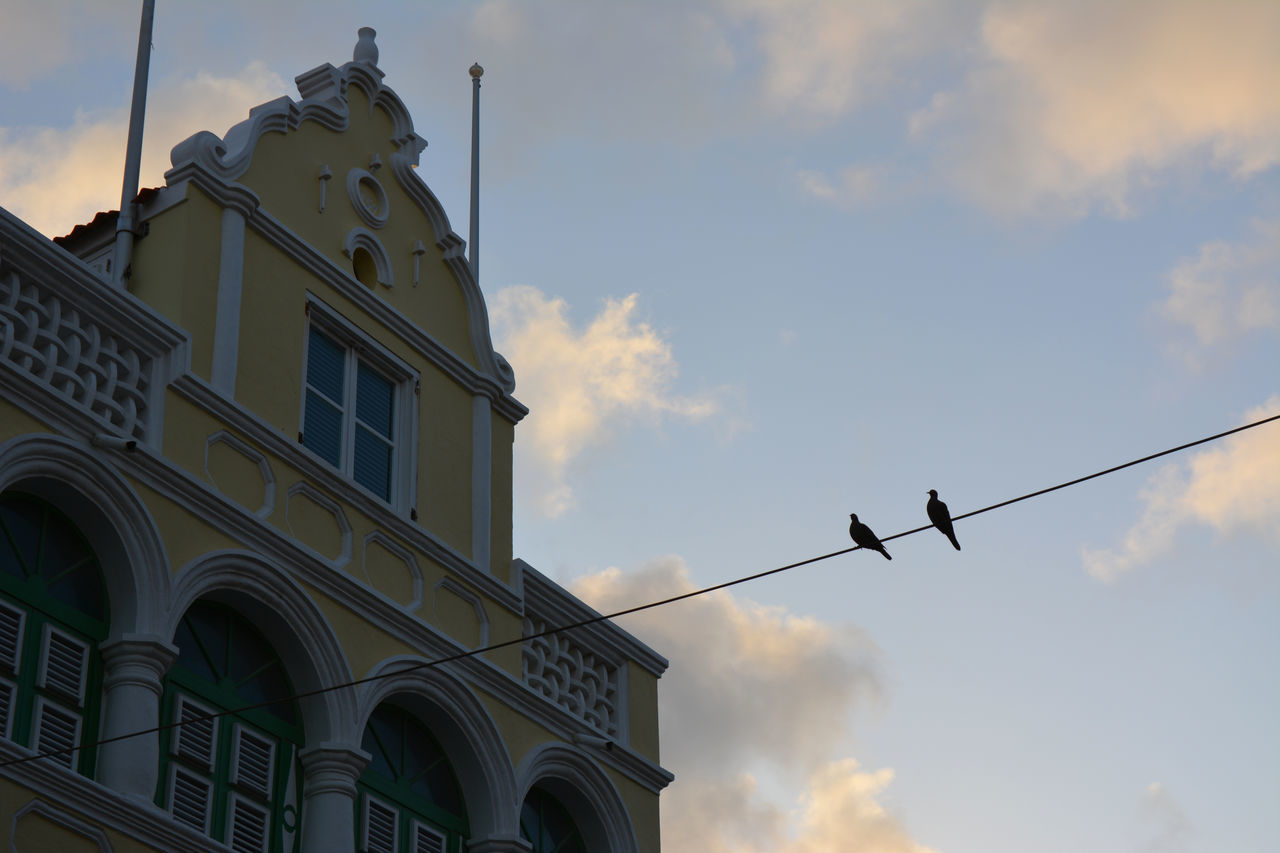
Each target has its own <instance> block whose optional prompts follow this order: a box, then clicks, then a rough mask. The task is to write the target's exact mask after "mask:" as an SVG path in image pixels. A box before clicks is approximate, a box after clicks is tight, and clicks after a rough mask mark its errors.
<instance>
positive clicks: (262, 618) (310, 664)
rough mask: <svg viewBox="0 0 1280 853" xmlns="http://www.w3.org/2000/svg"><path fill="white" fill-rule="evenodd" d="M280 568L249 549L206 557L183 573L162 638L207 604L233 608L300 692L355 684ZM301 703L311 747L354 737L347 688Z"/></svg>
mask: <svg viewBox="0 0 1280 853" xmlns="http://www.w3.org/2000/svg"><path fill="white" fill-rule="evenodd" d="M281 568H282V567H281V566H279V565H276V564H274V563H272V562H270V561H269V560H268V559H264V558H263V557H262V556H260V555H258V554H254V553H248V552H245V551H213V552H210V553H207V554H203V555H201V556H200V557H199V558H197V559H196V560H195V561H193V562H192V563H189V564H187V565H186V566H184V567H183V568H182V569H181V570H179V572H178V581H177V583H176V584H175V586H174V591H173V598H172V606H171V607H170V610H169V613H168V624H167V631H166V632H165V634H164V636H167V637H172V636H173V635H174V632H175V631H176V630H177V627H178V623H179V622H180V621H181V619H182V616H183V614H185V613H186V612H187V609H188V608H190V607H191V605H192V604H194V603H195V602H196V601H198V600H200V599H202V598H208V599H210V600H213V601H220V602H223V603H225V604H229V605H231V606H233V607H235V608H236V610H237V611H239V612H240V613H241V614H242V615H244V616H245V617H246V618H248V619H249V620H250V621H252V622H253V624H254V625H256V626H257V628H258V630H260V631H262V633H263V636H265V637H266V638H267V640H268V641H269V642H270V643H271V645H272V647H273V648H274V649H275V651H276V654H278V655H280V658H281V660H283V661H284V664H285V668H286V670H287V671H288V673H289V678H290V680H291V681H292V683H293V688H294V690H295V691H296V692H299V693H308V692H310V691H313V690H318V689H320V688H323V687H328V686H331V685H334V684H345V683H347V682H348V681H351V680H352V675H351V669H350V667H349V665H348V663H347V658H346V654H345V653H344V652H343V649H342V644H341V643H340V642H338V638H337V635H336V633H335V632H334V630H333V627H332V626H331V625H330V624H329V622H328V620H327V619H325V617H324V614H323V613H321V612H320V610H319V608H318V607H317V606H316V604H315V602H314V601H312V600H311V597H310V596H309V595H308V594H307V593H306V592H305V591H303V589H302V588H301V587H299V586H298V584H297V583H296V582H295V581H294V580H293V579H292V578H290V577H289V576H288V575H287V574H285V573H284V572H283V571H281ZM330 574H335V573H333V572H330ZM298 704H299V707H300V708H301V710H302V716H303V727H304V729H305V731H306V732H307V739H308V740H309V741H311V742H317V743H318V742H323V741H328V740H333V739H334V738H335V736H336V733H340V732H346V731H350V729H351V727H352V725H353V721H354V719H355V700H354V698H353V697H352V696H351V691H349V690H328V691H325V692H323V693H319V694H317V695H314V696H307V697H305V698H303V699H300V700H299V702H298Z"/></svg>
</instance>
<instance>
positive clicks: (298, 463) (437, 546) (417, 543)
mask: <svg viewBox="0 0 1280 853" xmlns="http://www.w3.org/2000/svg"><path fill="white" fill-rule="evenodd" d="M172 387H173V390H174V391H176V392H177V393H178V394H179V395H180V396H182V397H185V398H186V399H187V400H189V401H191V402H192V403H195V404H196V405H198V406H201V407H202V408H204V409H205V410H206V411H207V412H208V413H209V414H211V415H212V416H213V417H215V418H217V419H219V420H220V421H222V422H223V423H225V424H227V425H228V426H229V427H231V428H232V429H234V430H235V431H236V432H238V433H240V434H241V435H244V436H246V437H247V438H249V439H250V440H251V441H253V442H254V443H255V444H257V445H258V446H260V447H263V448H264V449H265V450H266V452H267V453H269V454H271V455H272V456H276V457H279V459H280V460H281V461H282V462H283V463H284V464H285V465H288V466H289V467H291V468H294V469H295V470H297V471H298V472H300V473H301V474H302V476H304V477H306V478H307V479H308V480H311V481H314V482H316V483H319V484H320V485H321V486H322V487H323V488H325V489H327V490H329V491H330V492H332V493H334V494H341V495H342V496H343V500H344V501H346V502H347V503H349V504H351V505H352V506H353V507H355V509H356V510H358V511H359V512H361V513H363V514H364V515H366V516H368V517H369V518H370V519H371V520H372V521H373V522H374V523H375V524H377V525H379V526H381V527H384V528H386V529H388V530H389V531H391V533H392V534H393V535H394V536H397V537H399V538H400V539H401V540H403V541H405V542H408V543H409V545H410V547H412V548H416V549H418V550H419V551H422V552H423V553H424V554H426V555H427V556H428V557H430V558H431V559H432V560H434V561H436V562H438V563H439V564H440V565H442V566H443V567H444V568H445V569H447V570H449V571H452V572H456V573H458V574H459V575H461V576H462V577H463V579H464V580H465V581H466V582H467V583H469V584H471V585H473V586H475V587H477V588H479V589H480V590H481V591H483V592H484V593H485V595H488V596H489V597H490V598H492V599H494V600H495V601H497V602H498V603H500V604H501V605H502V606H503V607H505V608H507V609H508V610H510V611H511V612H513V613H519V612H520V611H521V609H522V605H521V602H520V600H519V598H517V597H516V594H515V592H514V591H513V590H512V589H511V588H510V587H508V586H507V585H506V584H504V583H502V582H501V581H499V580H498V579H497V578H495V577H493V576H492V575H489V574H486V573H484V572H481V571H479V570H478V569H476V567H475V566H473V565H472V564H471V561H470V560H468V559H467V558H466V557H464V556H463V555H462V554H461V553H459V552H458V551H456V550H454V549H453V548H452V547H450V546H449V545H448V544H447V543H445V542H444V541H443V540H441V539H439V538H438V537H436V536H435V534H433V533H431V532H430V531H428V530H426V529H425V528H423V527H421V526H419V525H418V524H416V523H414V522H412V521H409V520H408V519H407V518H405V517H403V516H401V515H400V514H399V513H397V512H396V511H395V510H394V509H393V508H392V507H391V506H389V505H388V504H387V503H386V501H382V500H379V499H377V498H375V497H374V496H372V495H371V494H370V493H369V492H367V491H365V490H364V489H362V488H352V481H351V480H349V479H348V478H346V477H345V476H343V475H342V473H341V472H340V471H337V470H336V469H334V467H333V466H332V465H329V464H328V463H326V462H324V461H323V460H321V459H320V458H319V457H317V456H316V455H315V454H313V453H311V452H310V451H307V450H305V449H304V448H303V447H302V445H300V444H298V443H297V442H296V441H294V440H293V439H292V438H289V437H287V436H285V435H284V434H283V433H282V432H280V431H279V430H278V429H276V428H275V427H274V426H271V425H270V424H268V423H267V422H266V421H263V420H262V419H261V418H259V417H258V416H257V415H255V414H253V413H252V412H249V411H247V410H245V409H244V408H242V407H240V406H238V405H236V404H235V403H234V402H233V401H230V400H227V399H226V398H225V397H223V396H222V395H221V394H219V393H217V391H215V390H214V389H213V388H211V387H210V386H209V385H208V384H207V383H205V382H204V381H202V380H201V379H199V378H198V377H196V376H193V375H187V376H183V377H180V378H179V379H178V380H176V381H175V382H174V384H173V386H172ZM136 456H137V455H136V454H135V457H131V458H136ZM166 464H167V463H166ZM178 471H179V469H178V468H176V467H173V466H170V468H169V470H168V471H167V472H166V473H165V474H163V475H162V476H164V477H165V478H172V477H178V479H179V480H180V479H182V478H181V476H180V475H178ZM175 483H176V481H175ZM183 488H184V487H177V488H176V489H175V491H177V492H179V493H180V492H181V491H182V489H183ZM187 500H188V498H186V496H185V495H183V501H184V502H185V501H187ZM230 505H231V506H236V505H235V504H230Z"/></svg>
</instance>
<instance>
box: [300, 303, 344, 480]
mask: <svg viewBox="0 0 1280 853" xmlns="http://www.w3.org/2000/svg"><path fill="white" fill-rule="evenodd" d="M345 382H346V351H345V350H343V348H342V347H340V346H338V345H337V344H336V343H334V342H333V341H331V340H330V339H329V338H327V337H325V336H324V335H323V334H321V333H320V332H318V331H316V329H315V327H312V329H311V333H310V339H309V341H308V348H307V401H306V412H305V414H304V415H303V422H302V443H303V444H304V445H305V446H306V447H308V448H310V449H311V450H313V451H315V452H316V453H317V454H319V455H320V456H321V458H323V459H325V460H327V461H328V462H329V463H330V464H331V465H334V466H340V465H341V464H342V405H343V390H344V389H343V386H344V385H345Z"/></svg>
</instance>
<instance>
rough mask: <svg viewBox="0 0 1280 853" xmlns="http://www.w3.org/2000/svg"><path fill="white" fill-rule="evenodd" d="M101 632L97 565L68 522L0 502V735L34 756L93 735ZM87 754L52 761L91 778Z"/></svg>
mask: <svg viewBox="0 0 1280 853" xmlns="http://www.w3.org/2000/svg"><path fill="white" fill-rule="evenodd" d="M107 627H108V612H107V593H106V587H105V585H104V583H103V579H102V567H101V565H100V564H99V562H98V558H97V556H96V555H95V554H94V553H93V549H92V548H91V547H90V546H89V543H88V542H87V541H86V540H85V538H84V536H83V535H81V533H80V531H79V530H78V529H77V528H76V526H75V525H74V524H72V522H71V520H70V519H68V518H67V517H66V516H65V515H63V514H62V513H60V512H58V510H57V509H55V508H54V507H53V506H52V505H51V504H49V503H47V502H46V501H43V500H41V499H40V498H37V497H34V496H33V495H27V494H23V493H19V492H6V493H5V494H4V495H2V496H0V737H4V738H6V739H8V740H11V741H14V742H16V743H19V744H22V745H23V746H28V747H31V748H32V749H35V750H37V751H40V752H52V751H56V750H62V749H70V748H72V747H76V746H79V745H80V744H82V743H93V742H94V741H95V740H96V739H97V736H98V718H99V716H100V705H101V698H102V661H101V659H100V657H99V655H98V644H99V643H100V642H101V641H102V640H103V639H105V638H106V636H107ZM96 755H97V752H96V750H93V749H85V750H80V751H76V752H74V753H72V752H67V753H63V754H61V755H59V756H58V757H57V758H56V759H54V760H56V761H59V762H61V763H62V764H65V765H66V766H68V767H74V768H75V769H76V770H78V771H79V772H80V773H83V774H84V775H86V776H92V775H93V770H94V760H95V758H96Z"/></svg>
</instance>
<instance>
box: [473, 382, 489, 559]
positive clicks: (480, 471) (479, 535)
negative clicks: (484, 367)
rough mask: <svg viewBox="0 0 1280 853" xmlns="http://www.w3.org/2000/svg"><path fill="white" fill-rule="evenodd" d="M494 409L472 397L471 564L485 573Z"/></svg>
mask: <svg viewBox="0 0 1280 853" xmlns="http://www.w3.org/2000/svg"><path fill="white" fill-rule="evenodd" d="M492 418H493V407H492V406H490V405H489V398H488V397H486V396H484V395H483V394H476V395H475V396H474V397H472V398H471V561H472V562H473V563H475V565H476V568H478V569H480V571H482V572H492V571H493V567H492V566H491V565H490V556H489V547H490V546H489V542H490V513H491V511H492V500H491V498H490V490H491V489H492V487H493V486H492V484H493V435H492V430H493V424H492Z"/></svg>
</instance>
